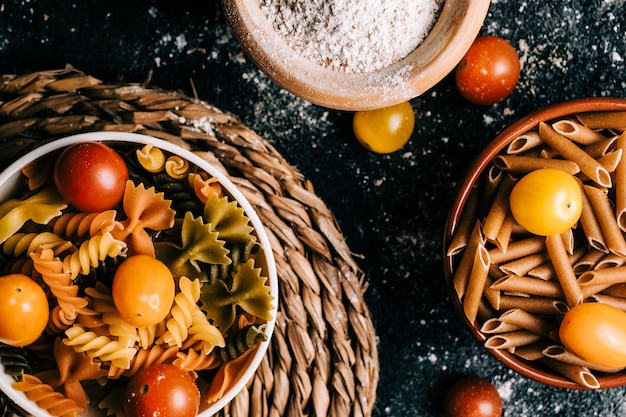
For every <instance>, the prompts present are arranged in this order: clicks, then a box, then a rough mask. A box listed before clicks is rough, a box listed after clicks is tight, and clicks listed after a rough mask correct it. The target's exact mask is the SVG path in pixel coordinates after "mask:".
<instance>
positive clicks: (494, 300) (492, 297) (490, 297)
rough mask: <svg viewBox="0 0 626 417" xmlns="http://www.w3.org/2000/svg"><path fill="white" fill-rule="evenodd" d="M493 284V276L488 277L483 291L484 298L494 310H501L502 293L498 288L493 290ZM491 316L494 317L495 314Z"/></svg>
mask: <svg viewBox="0 0 626 417" xmlns="http://www.w3.org/2000/svg"><path fill="white" fill-rule="evenodd" d="M491 284H493V280H492V279H491V278H487V282H485V288H484V292H483V296H484V299H485V300H487V302H488V303H489V305H490V306H491V307H492V308H493V309H494V310H500V298H501V296H502V294H501V293H500V291H498V290H492V289H491ZM494 315H495V314H494ZM491 317H493V315H492V316H491Z"/></svg>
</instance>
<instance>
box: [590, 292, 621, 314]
mask: <svg viewBox="0 0 626 417" xmlns="http://www.w3.org/2000/svg"><path fill="white" fill-rule="evenodd" d="M590 298H591V299H592V300H593V301H595V302H596V303H602V304H608V305H610V306H613V307H615V308H619V309H620V310H624V311H626V299H624V298H622V297H615V296H612V295H606V294H594V295H592V296H591V297H590Z"/></svg>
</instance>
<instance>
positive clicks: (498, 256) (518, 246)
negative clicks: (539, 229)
mask: <svg viewBox="0 0 626 417" xmlns="http://www.w3.org/2000/svg"><path fill="white" fill-rule="evenodd" d="M545 248H546V244H545V239H544V238H542V237H541V236H532V237H529V238H526V239H522V240H517V241H515V242H511V243H509V246H508V249H507V251H506V252H503V251H501V250H500V249H497V248H494V249H491V250H489V257H490V259H491V262H492V263H493V264H501V263H504V262H508V261H512V260H513V259H519V258H521V257H523V256H527V255H531V254H533V253H538V252H543V251H544V250H545Z"/></svg>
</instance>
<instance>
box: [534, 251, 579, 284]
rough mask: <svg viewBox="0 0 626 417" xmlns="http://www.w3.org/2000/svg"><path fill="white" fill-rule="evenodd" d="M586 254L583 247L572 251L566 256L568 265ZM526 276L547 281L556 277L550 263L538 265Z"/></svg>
mask: <svg viewBox="0 0 626 417" xmlns="http://www.w3.org/2000/svg"><path fill="white" fill-rule="evenodd" d="M586 252H587V249H586V248H584V247H578V248H576V249H574V253H573V254H571V255H568V260H569V263H570V264H571V265H574V264H575V263H576V262H578V260H579V259H580V258H581V257H582V256H583V255H584V254H585V253H586ZM572 268H573V267H572ZM526 275H528V276H529V277H533V278H539V279H543V280H546V281H547V280H550V279H552V278H554V277H555V276H556V271H555V270H554V265H552V262H546V263H545V264H543V265H540V266H538V267H537V268H533V269H531V270H530V271H528V273H527V274H526Z"/></svg>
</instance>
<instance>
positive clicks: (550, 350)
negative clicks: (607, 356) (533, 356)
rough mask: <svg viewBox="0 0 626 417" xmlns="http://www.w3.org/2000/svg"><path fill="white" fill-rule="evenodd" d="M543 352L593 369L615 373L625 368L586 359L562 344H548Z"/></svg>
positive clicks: (553, 357) (552, 357)
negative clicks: (599, 363) (603, 364)
mask: <svg viewBox="0 0 626 417" xmlns="http://www.w3.org/2000/svg"><path fill="white" fill-rule="evenodd" d="M542 353H543V354H544V355H545V356H546V357H548V358H551V359H554V360H557V361H561V362H565V363H569V364H572V365H578V366H583V367H585V368H589V369H593V370H594V371H600V372H606V373H615V372H619V371H621V370H622V369H624V368H614V367H608V366H602V365H598V364H595V363H593V362H589V361H586V360H584V359H582V358H579V357H578V356H576V355H574V354H573V353H572V352H570V351H568V350H567V349H565V347H564V346H561V345H551V346H548V347H546V348H545V349H544V350H543V352H542Z"/></svg>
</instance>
